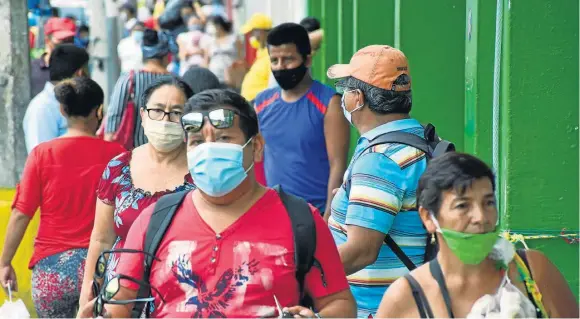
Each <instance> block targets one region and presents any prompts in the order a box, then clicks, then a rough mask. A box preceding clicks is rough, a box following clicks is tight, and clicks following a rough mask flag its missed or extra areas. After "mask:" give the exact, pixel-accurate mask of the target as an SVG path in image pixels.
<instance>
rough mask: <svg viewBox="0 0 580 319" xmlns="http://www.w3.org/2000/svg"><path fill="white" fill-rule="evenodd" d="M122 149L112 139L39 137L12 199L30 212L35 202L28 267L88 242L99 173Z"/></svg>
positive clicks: (85, 246) (21, 210)
mask: <svg viewBox="0 0 580 319" xmlns="http://www.w3.org/2000/svg"><path fill="white" fill-rule="evenodd" d="M123 151H124V149H123V147H121V146H120V145H118V144H116V143H111V142H106V141H103V140H101V139H97V138H95V137H89V136H81V137H61V138H57V139H54V140H51V141H49V142H45V143H41V144H39V145H38V146H36V147H35V148H34V149H33V150H32V152H30V154H29V155H28V158H27V160H26V165H25V166H24V171H23V172H22V178H21V180H20V184H19V185H17V186H16V196H15V197H14V202H13V204H12V208H13V209H14V208H15V209H17V210H18V211H20V212H22V213H23V214H25V215H27V216H30V217H33V216H34V214H35V212H36V210H37V209H38V207H40V214H41V218H40V226H39V228H38V234H37V235H36V239H35V240H34V253H33V255H32V258H31V259H30V263H29V265H28V266H29V267H30V268H32V267H33V266H34V265H35V264H36V263H37V262H38V261H39V260H41V259H43V258H45V257H48V256H51V255H54V254H57V253H61V252H64V251H67V250H69V249H73V248H88V247H89V239H90V236H91V231H92V229H93V222H94V219H95V203H96V199H97V197H96V194H95V189H96V188H97V184H98V183H99V177H100V176H101V173H102V172H103V169H105V166H106V165H107V163H108V162H109V160H111V158H113V157H115V156H116V155H118V154H119V153H121V152H123Z"/></svg>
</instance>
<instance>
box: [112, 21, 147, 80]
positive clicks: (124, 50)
mask: <svg viewBox="0 0 580 319" xmlns="http://www.w3.org/2000/svg"><path fill="white" fill-rule="evenodd" d="M144 30H145V26H144V25H143V23H141V22H135V24H134V25H133V28H132V29H131V34H130V36H128V37H126V38H123V39H121V41H119V45H118V46H117V55H118V56H119V61H120V63H121V72H129V71H131V70H139V69H141V68H142V67H143V54H142V52H141V46H142V45H143V32H144Z"/></svg>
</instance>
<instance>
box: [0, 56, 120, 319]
mask: <svg viewBox="0 0 580 319" xmlns="http://www.w3.org/2000/svg"><path fill="white" fill-rule="evenodd" d="M79 50H80V49H79ZM53 58H54V57H53ZM53 65H55V64H53ZM54 91H55V95H56V99H57V100H58V102H59V104H60V110H61V112H62V113H63V115H64V116H65V118H66V121H67V125H68V126H67V127H68V129H67V131H66V133H65V134H64V135H63V136H61V137H59V138H55V139H53V140H51V141H48V142H44V143H41V144H39V145H38V146H37V147H35V148H34V149H33V150H32V152H30V154H29V155H28V158H27V160H26V164H25V166H24V171H23V172H22V178H21V180H20V184H18V186H17V187H16V196H15V197H14V202H13V204H12V214H11V215H10V219H9V221H8V229H9V230H10V231H7V232H6V238H5V241H4V249H3V250H2V256H1V257H0V282H1V284H2V287H3V288H5V289H6V288H7V287H8V286H11V288H12V290H14V291H16V290H17V289H18V283H17V278H16V271H15V269H14V268H13V267H12V265H11V263H12V259H13V258H14V255H15V254H16V250H17V249H18V246H19V245H20V243H21V241H22V238H23V236H24V233H25V231H26V229H27V228H28V225H29V223H30V221H31V219H32V217H33V216H34V215H35V213H36V211H37V209H38V208H39V207H40V226H39V228H38V234H37V236H36V238H35V240H34V252H33V254H32V258H31V259H30V263H29V264H28V266H29V268H30V269H32V300H33V302H34V307H35V309H36V313H37V314H38V316H39V317H40V318H57V317H59V318H71V317H75V315H76V314H75V312H74V309H75V308H76V306H77V304H78V301H79V295H80V288H81V283H82V274H83V270H84V268H85V259H86V257H87V248H88V247H89V238H90V235H91V229H92V227H93V221H94V219H95V203H96V193H95V189H96V188H97V185H98V183H99V178H100V176H101V173H102V172H103V170H104V168H105V167H106V165H107V163H108V162H109V161H110V160H111V158H113V157H115V156H117V155H119V154H120V153H122V152H123V151H124V149H123V148H122V147H121V146H120V145H118V144H116V143H111V142H107V141H103V140H102V139H99V138H96V137H95V132H96V131H97V128H98V127H99V122H100V121H101V120H102V115H103V110H102V107H103V100H104V94H103V90H102V89H101V87H99V85H98V84H97V83H96V82H95V81H93V80H91V79H89V78H86V77H76V78H72V79H68V80H64V81H62V82H60V83H58V84H57V85H56V86H55V88H54Z"/></svg>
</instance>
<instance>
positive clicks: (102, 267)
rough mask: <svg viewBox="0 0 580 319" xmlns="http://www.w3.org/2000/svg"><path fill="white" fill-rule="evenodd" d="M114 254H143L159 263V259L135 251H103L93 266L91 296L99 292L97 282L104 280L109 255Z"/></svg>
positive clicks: (99, 287) (99, 288) (143, 252)
mask: <svg viewBox="0 0 580 319" xmlns="http://www.w3.org/2000/svg"><path fill="white" fill-rule="evenodd" d="M116 253H129V254H145V255H147V256H149V257H152V258H153V259H155V260H156V261H160V260H159V258H157V257H155V256H153V255H151V254H150V253H148V252H146V251H141V250H136V249H113V250H105V251H103V252H102V253H101V254H100V255H99V258H98V259H97V264H96V265H95V272H94V273H93V285H92V289H93V296H95V297H96V296H97V295H99V293H100V292H101V286H100V284H99V282H100V281H102V280H103V279H105V276H106V273H107V264H108V262H109V256H110V254H116Z"/></svg>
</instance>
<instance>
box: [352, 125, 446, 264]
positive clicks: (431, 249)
mask: <svg viewBox="0 0 580 319" xmlns="http://www.w3.org/2000/svg"><path fill="white" fill-rule="evenodd" d="M424 128H425V134H424V138H421V137H420V136H418V135H415V134H413V133H408V132H403V131H394V132H388V133H384V134H381V135H379V136H377V137H375V138H373V139H372V140H370V141H369V145H368V146H367V147H366V148H365V149H363V151H362V152H360V154H359V155H358V157H356V158H355V159H354V160H353V161H352V163H354V162H355V161H356V160H357V159H358V158H359V157H361V156H362V155H363V154H365V152H367V151H368V150H372V148H373V147H375V146H377V145H382V144H387V143H396V144H404V145H408V146H411V147H414V148H416V149H418V150H420V151H422V152H423V153H425V155H426V157H427V162H429V160H430V159H431V158H434V157H437V156H440V155H443V154H444V153H447V152H454V151H455V145H454V144H453V143H451V142H449V141H446V140H443V139H441V138H440V137H439V136H438V135H437V133H436V132H435V126H433V125H432V124H427V125H426V126H425V127H424ZM351 178H352V170H351V171H349V172H348V176H347V180H346V185H345V186H346V190H347V193H350V180H351ZM384 243H385V244H387V246H389V248H390V249H391V250H392V251H393V253H394V254H395V255H396V256H397V257H398V258H399V259H400V260H401V262H403V264H404V265H405V266H406V267H407V269H409V270H413V269H415V268H417V265H415V264H414V263H413V261H411V259H410V258H409V256H407V255H406V254H405V253H404V252H403V250H402V249H401V247H399V245H397V243H396V242H395V241H394V240H393V238H392V237H391V235H389V234H387V235H386V236H385V240H384ZM438 250H439V247H438V245H437V243H436V242H435V241H433V240H431V238H429V236H427V245H426V247H425V262H427V261H429V260H431V259H433V258H435V256H436V255H437V251H438Z"/></svg>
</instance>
